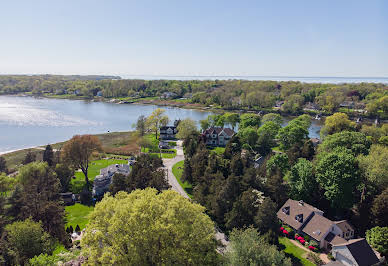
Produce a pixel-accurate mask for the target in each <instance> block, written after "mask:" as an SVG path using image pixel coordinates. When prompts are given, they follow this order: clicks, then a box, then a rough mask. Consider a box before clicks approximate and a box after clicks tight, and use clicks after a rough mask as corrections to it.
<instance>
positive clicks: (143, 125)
mask: <svg viewBox="0 0 388 266" xmlns="http://www.w3.org/2000/svg"><path fill="white" fill-rule="evenodd" d="M136 131H137V133H138V134H139V136H140V137H143V136H144V135H145V134H146V132H147V118H146V117H145V116H144V115H141V116H139V118H138V119H137V121H136Z"/></svg>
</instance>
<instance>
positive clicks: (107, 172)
mask: <svg viewBox="0 0 388 266" xmlns="http://www.w3.org/2000/svg"><path fill="white" fill-rule="evenodd" d="M130 171H131V169H130V167H129V163H128V164H112V165H109V166H108V167H106V168H103V169H101V170H100V174H99V175H98V176H96V178H95V179H94V181H93V196H94V197H96V198H99V197H102V196H103V195H104V193H105V192H107V191H108V190H109V185H110V184H111V183H112V177H113V176H114V175H115V174H116V173H119V174H123V175H126V176H127V175H129V173H130Z"/></svg>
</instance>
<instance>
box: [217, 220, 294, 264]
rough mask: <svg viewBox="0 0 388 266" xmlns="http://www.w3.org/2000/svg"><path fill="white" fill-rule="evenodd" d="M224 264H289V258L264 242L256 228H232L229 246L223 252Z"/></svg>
mask: <svg viewBox="0 0 388 266" xmlns="http://www.w3.org/2000/svg"><path fill="white" fill-rule="evenodd" d="M225 265H230V266H239V265H279V266H291V265H292V263H291V260H290V259H289V258H287V257H286V255H285V254H284V253H283V252H282V251H278V250H277V248H276V246H272V245H270V244H268V243H267V242H265V240H264V239H263V238H262V237H261V236H259V234H258V232H257V230H255V229H253V228H252V227H249V228H247V229H245V230H237V229H234V230H233V231H232V233H231V234H230V247H229V248H228V250H227V252H226V254H225Z"/></svg>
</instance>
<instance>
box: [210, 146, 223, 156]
mask: <svg viewBox="0 0 388 266" xmlns="http://www.w3.org/2000/svg"><path fill="white" fill-rule="evenodd" d="M211 151H212V152H215V153H217V154H219V155H221V154H223V153H224V152H225V148H224V147H215V148H213V149H212V150H211Z"/></svg>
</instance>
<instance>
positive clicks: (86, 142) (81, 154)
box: [61, 135, 101, 189]
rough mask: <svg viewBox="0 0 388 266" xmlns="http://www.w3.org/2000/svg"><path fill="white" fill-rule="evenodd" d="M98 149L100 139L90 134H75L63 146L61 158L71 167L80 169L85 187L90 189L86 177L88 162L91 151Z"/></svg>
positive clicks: (99, 147) (99, 148)
mask: <svg viewBox="0 0 388 266" xmlns="http://www.w3.org/2000/svg"><path fill="white" fill-rule="evenodd" d="M100 150H101V143H100V140H99V139H98V137H96V136H92V135H76V136H74V137H72V138H71V139H70V140H69V141H67V142H66V143H65V145H64V146H63V149H62V154H61V156H62V159H63V160H64V161H65V162H67V163H69V164H70V165H72V166H73V167H75V168H77V169H81V170H82V173H83V174H84V176H85V183H86V187H87V189H90V182H89V178H88V169H89V162H90V159H91V157H92V154H93V152H95V151H100Z"/></svg>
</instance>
